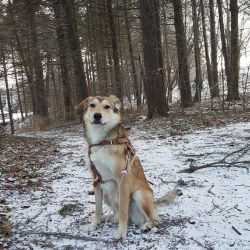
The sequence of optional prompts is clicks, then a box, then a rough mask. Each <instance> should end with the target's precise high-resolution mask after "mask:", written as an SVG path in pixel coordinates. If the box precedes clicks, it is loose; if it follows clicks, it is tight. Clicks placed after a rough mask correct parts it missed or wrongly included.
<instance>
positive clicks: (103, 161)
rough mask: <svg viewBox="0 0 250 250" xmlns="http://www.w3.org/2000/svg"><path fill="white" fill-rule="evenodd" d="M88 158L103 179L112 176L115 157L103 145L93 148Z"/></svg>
mask: <svg viewBox="0 0 250 250" xmlns="http://www.w3.org/2000/svg"><path fill="white" fill-rule="evenodd" d="M90 159H91V161H92V162H93V163H94V164H95V167H96V169H97V171H98V172H99V173H100V174H101V176H102V178H103V180H104V181H105V180H109V179H110V178H112V176H113V175H114V173H115V168H116V159H115V158H114V157H112V156H111V155H110V153H109V151H108V150H107V149H106V148H105V147H102V148H96V149H95V150H93V151H92V153H91V155H90Z"/></svg>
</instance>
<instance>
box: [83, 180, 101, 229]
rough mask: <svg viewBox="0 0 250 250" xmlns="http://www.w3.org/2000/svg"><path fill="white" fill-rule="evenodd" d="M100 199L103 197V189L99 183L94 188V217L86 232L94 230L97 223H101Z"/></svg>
mask: <svg viewBox="0 0 250 250" xmlns="http://www.w3.org/2000/svg"><path fill="white" fill-rule="evenodd" d="M102 199H103V190H102V189H101V187H100V185H98V186H97V187H96V188H95V217H94V220H93V221H92V222H91V224H90V225H88V227H87V231H88V232H92V231H95V230H96V228H97V226H98V224H100V223H101V217H102Z"/></svg>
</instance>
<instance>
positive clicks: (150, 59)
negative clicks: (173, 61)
mask: <svg viewBox="0 0 250 250" xmlns="http://www.w3.org/2000/svg"><path fill="white" fill-rule="evenodd" d="M140 14H141V25H142V39H143V53H144V67H145V91H146V97H147V105H148V118H149V119H151V118H153V117H157V116H166V114H167V111H168V105H167V100H166V88H165V84H164V77H163V60H162V48H161V34H160V27H159V25H160V20H159V2H158V0H141V1H140Z"/></svg>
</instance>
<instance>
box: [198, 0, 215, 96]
mask: <svg viewBox="0 0 250 250" xmlns="http://www.w3.org/2000/svg"><path fill="white" fill-rule="evenodd" d="M200 7H201V19H202V30H203V39H204V47H205V58H206V66H207V80H208V85H209V90H210V95H211V97H212V98H213V97H214V96H213V95H212V93H213V75H212V69H211V63H210V58H209V50H208V41H207V29H206V20H205V13H204V4H203V0H200Z"/></svg>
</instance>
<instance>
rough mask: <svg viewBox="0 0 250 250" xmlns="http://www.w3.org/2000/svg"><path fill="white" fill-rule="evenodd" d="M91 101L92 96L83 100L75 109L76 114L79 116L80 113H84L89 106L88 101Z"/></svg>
mask: <svg viewBox="0 0 250 250" xmlns="http://www.w3.org/2000/svg"><path fill="white" fill-rule="evenodd" d="M91 99H92V96H89V97H87V98H86V99H84V100H83V101H82V102H81V103H80V104H79V105H78V106H77V108H76V113H77V114H81V113H82V112H84V111H86V110H87V108H88V105H89V102H90V100H91Z"/></svg>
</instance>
